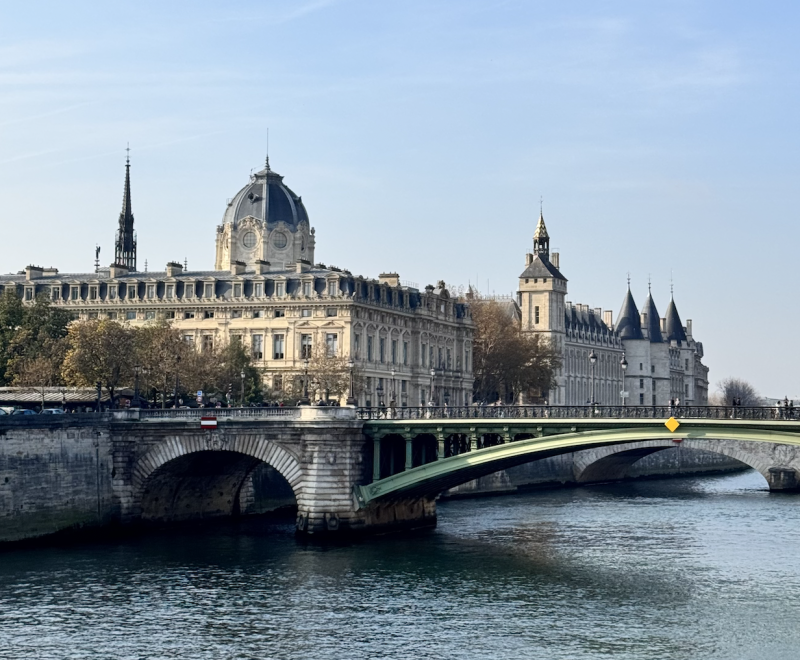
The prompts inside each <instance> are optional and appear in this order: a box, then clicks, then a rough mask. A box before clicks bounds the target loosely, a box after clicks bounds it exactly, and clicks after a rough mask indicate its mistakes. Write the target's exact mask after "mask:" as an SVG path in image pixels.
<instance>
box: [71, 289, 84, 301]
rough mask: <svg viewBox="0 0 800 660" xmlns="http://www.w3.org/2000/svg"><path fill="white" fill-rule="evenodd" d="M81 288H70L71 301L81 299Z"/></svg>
mask: <svg viewBox="0 0 800 660" xmlns="http://www.w3.org/2000/svg"><path fill="white" fill-rule="evenodd" d="M80 297H81V296H80V288H79V287H77V286H71V287H70V288H69V299H70V300H79V299H80Z"/></svg>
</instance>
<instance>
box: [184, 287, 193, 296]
mask: <svg viewBox="0 0 800 660" xmlns="http://www.w3.org/2000/svg"><path fill="white" fill-rule="evenodd" d="M183 297H184V298H194V284H186V285H184V287H183Z"/></svg>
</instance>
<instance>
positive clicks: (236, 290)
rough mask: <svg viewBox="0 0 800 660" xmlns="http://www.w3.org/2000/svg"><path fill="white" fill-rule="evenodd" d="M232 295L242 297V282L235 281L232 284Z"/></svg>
mask: <svg viewBox="0 0 800 660" xmlns="http://www.w3.org/2000/svg"><path fill="white" fill-rule="evenodd" d="M233 297H234V298H241V297H242V284H241V282H237V283H236V284H234V285H233Z"/></svg>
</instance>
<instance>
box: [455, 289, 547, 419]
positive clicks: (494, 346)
mask: <svg viewBox="0 0 800 660" xmlns="http://www.w3.org/2000/svg"><path fill="white" fill-rule="evenodd" d="M470 307H471V311H472V319H473V322H474V323H475V336H474V345H475V350H474V359H473V371H474V374H475V386H474V394H475V397H476V399H478V400H480V401H487V402H493V401H497V400H499V401H502V402H504V403H514V402H516V401H518V400H519V398H520V395H522V396H523V397H525V398H526V399H528V400H531V401H543V400H544V397H545V396H547V392H548V390H550V389H551V388H552V387H553V386H554V384H555V373H556V371H557V370H558V369H559V367H560V366H561V358H560V355H559V353H558V351H557V350H555V349H554V348H553V347H552V346H551V345H550V342H549V341H547V340H546V339H544V338H542V337H541V335H538V334H532V333H523V332H522V330H521V328H520V324H519V322H518V321H517V319H516V318H515V317H514V316H513V315H511V314H509V312H508V310H507V309H506V308H505V307H504V306H502V305H500V304H499V303H497V302H496V301H493V300H480V299H478V300H473V301H472V303H471V305H470Z"/></svg>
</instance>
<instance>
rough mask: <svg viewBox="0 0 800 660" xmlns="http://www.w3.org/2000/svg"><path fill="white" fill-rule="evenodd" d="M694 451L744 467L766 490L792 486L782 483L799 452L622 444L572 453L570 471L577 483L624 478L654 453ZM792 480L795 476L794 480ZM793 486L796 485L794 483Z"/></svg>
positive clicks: (718, 443) (753, 445) (695, 443)
mask: <svg viewBox="0 0 800 660" xmlns="http://www.w3.org/2000/svg"><path fill="white" fill-rule="evenodd" d="M678 444H680V446H682V447H685V448H686V449H698V450H702V451H708V452H713V453H715V454H721V455H723V456H727V457H728V458H732V459H734V460H737V461H739V462H740V463H743V464H744V465H747V466H749V467H751V468H753V469H754V470H756V471H757V472H758V473H760V474H761V476H763V477H764V479H765V480H766V482H767V484H768V485H769V486H770V488H772V489H775V490H780V489H782V488H785V487H786V486H789V487H792V484H782V483H781V481H783V480H785V479H786V478H787V475H788V477H789V479H790V480H791V473H792V472H794V473H795V475H796V474H798V473H800V451H798V448H797V447H795V446H791V445H785V444H779V443H770V442H751V441H746V440H727V439H722V438H720V439H702V440H698V439H693V438H686V439H680V441H679V442H675V440H672V439H667V438H664V439H657V440H640V441H637V442H629V443H625V444H616V445H607V446H604V447H596V448H594V449H586V450H583V451H579V452H576V453H575V458H574V463H573V469H574V474H575V481H577V482H578V483H587V482H597V481H612V480H616V479H624V478H625V477H626V476H627V473H628V469H629V468H630V467H631V466H632V465H633V464H634V463H635V462H636V461H638V460H639V459H641V458H644V457H645V456H648V455H650V454H653V453H655V452H657V451H663V450H665V449H670V448H672V447H676V446H677V445H678ZM794 479H795V481H796V480H797V477H796V476H795V477H794ZM794 485H796V484H794Z"/></svg>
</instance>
